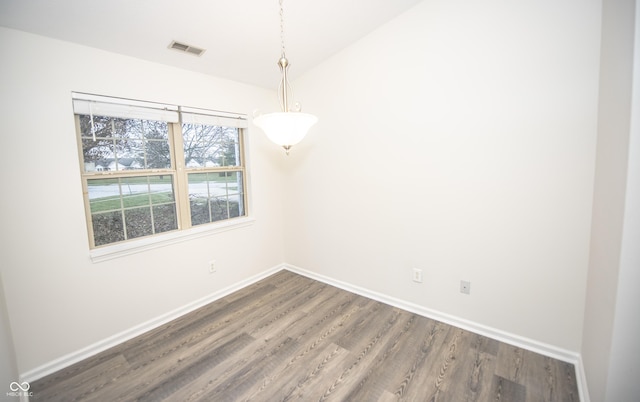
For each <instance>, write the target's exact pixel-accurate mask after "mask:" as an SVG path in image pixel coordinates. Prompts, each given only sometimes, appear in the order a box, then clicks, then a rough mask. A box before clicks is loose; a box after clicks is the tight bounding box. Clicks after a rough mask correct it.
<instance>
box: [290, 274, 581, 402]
mask: <svg viewBox="0 0 640 402" xmlns="http://www.w3.org/2000/svg"><path fill="white" fill-rule="evenodd" d="M283 265H284V269H286V270H288V271H291V272H294V273H297V274H300V275H303V276H306V277H308V278H311V279H315V280H317V281H320V282H323V283H326V284H328V285H332V286H335V287H337V288H340V289H344V290H347V291H349V292H352V293H355V294H359V295H361V296H364V297H367V298H369V299H373V300H377V301H379V302H382V303H385V304H388V305H390V306H394V307H398V308H401V309H403V310H406V311H410V312H412V313H415V314H418V315H421V316H423V317H427V318H431V319H433V320H437V321H441V322H444V323H446V324H449V325H453V326H455V327H458V328H462V329H465V330H467V331H471V332H474V333H476V334H480V335H484V336H486V337H489V338H492V339H496V340H499V341H501V342H504V343H507V344H510V345H513V346H517V347H519V348H522V349H526V350H530V351H532V352H535V353H539V354H541V355H544V356H549V357H552V358H554V359H558V360H561V361H564V362H567V363H571V364H573V365H574V367H575V368H576V382H577V386H578V392H579V394H580V401H582V402H589V394H588V392H587V387H586V376H585V372H584V367H583V365H582V359H581V356H580V354H579V353H577V352H572V351H570V350H566V349H562V348H558V347H556V346H553V345H549V344H546V343H543V342H538V341H535V340H533V339H529V338H526V337H523V336H519V335H515V334H511V333H509V332H505V331H502V330H499V329H496V328H491V327H488V326H486V325H482V324H479V323H476V322H473V321H469V320H465V319H463V318H459V317H455V316H452V315H449V314H445V313H442V312H440V311H436V310H432V309H429V308H427V307H424V306H420V305H417V304H414V303H411V302H407V301H405V300H401V299H397V298H395V297H391V296H388V295H385V294H382V293H378V292H374V291H372V290H369V289H365V288H361V287H359V286H355V285H352V284H350V283H346V282H342V281H338V280H335V279H333V278H330V277H328V276H324V275H320V274H317V273H315V272H311V271H307V270H305V269H302V268H300V267H296V266H295V265H291V264H283Z"/></svg>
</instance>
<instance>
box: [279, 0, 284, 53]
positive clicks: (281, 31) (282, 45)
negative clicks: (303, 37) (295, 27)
mask: <svg viewBox="0 0 640 402" xmlns="http://www.w3.org/2000/svg"><path fill="white" fill-rule="evenodd" d="M282 3H283V0H280V47H281V52H282V57H284V7H283V6H282Z"/></svg>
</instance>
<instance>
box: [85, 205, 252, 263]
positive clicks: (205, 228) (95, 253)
mask: <svg viewBox="0 0 640 402" xmlns="http://www.w3.org/2000/svg"><path fill="white" fill-rule="evenodd" d="M254 222H255V218H254V217H252V216H244V217H239V218H233V219H228V220H224V221H220V222H219V223H215V224H209V225H201V226H196V227H193V228H190V229H187V230H176V231H173V232H168V233H162V234H157V235H153V236H149V237H143V238H141V239H136V240H130V241H127V242H123V243H116V244H113V245H108V246H104V247H100V248H94V249H92V250H89V257H91V261H92V262H94V263H96V262H102V261H108V260H112V259H115V258H120V257H124V256H128V255H132V254H137V253H141V252H143V251H147V250H153V249H156V248H160V247H165V246H168V245H171V244H177V243H182V242H185V241H188V240H193V239H198V238H200V237H205V236H211V235H215V234H217V233H222V232H226V231H229V230H235V229H240V228H245V227H248V226H251V225H253V223H254Z"/></svg>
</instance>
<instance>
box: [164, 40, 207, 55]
mask: <svg viewBox="0 0 640 402" xmlns="http://www.w3.org/2000/svg"><path fill="white" fill-rule="evenodd" d="M169 49H174V50H179V51H181V52H184V53H189V54H193V55H195V56H202V54H203V53H204V52H205V49H200V48H198V47H195V46H190V45H186V44H184V43H180V42H176V41H175V40H174V41H172V42H171V43H170V44H169Z"/></svg>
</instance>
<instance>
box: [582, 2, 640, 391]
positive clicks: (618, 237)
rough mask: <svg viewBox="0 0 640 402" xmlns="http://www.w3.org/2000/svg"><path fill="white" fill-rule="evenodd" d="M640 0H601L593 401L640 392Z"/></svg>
mask: <svg viewBox="0 0 640 402" xmlns="http://www.w3.org/2000/svg"><path fill="white" fill-rule="evenodd" d="M635 3H637V2H635V1H634V0H605V1H604V2H603V19H602V21H603V23H602V62H601V79H600V107H599V127H598V131H599V132H598V153H597V163H596V177H595V191H594V207H593V229H592V238H591V258H590V265H589V281H588V286H587V299H586V304H585V322H584V340H583V345H582V358H583V361H584V366H585V372H586V374H587V379H588V384H589V393H590V395H591V398H592V400H594V401H605V400H606V401H611V402H626V401H635V400H637V398H638V395H639V394H640V383H639V382H638V369H639V363H638V362H639V361H640V346H639V345H638V339H639V338H640V321H638V317H639V316H640V310H639V309H640V296H638V292H637V286H638V284H639V283H640V276H639V275H640V270H639V269H638V268H639V267H640V249H639V248H638V244H640V209H639V208H640V27H639V26H638V23H637V21H640V9H637V8H636V7H637V4H635ZM634 19H635V20H634ZM634 36H635V44H634ZM634 46H635V63H634Z"/></svg>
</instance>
